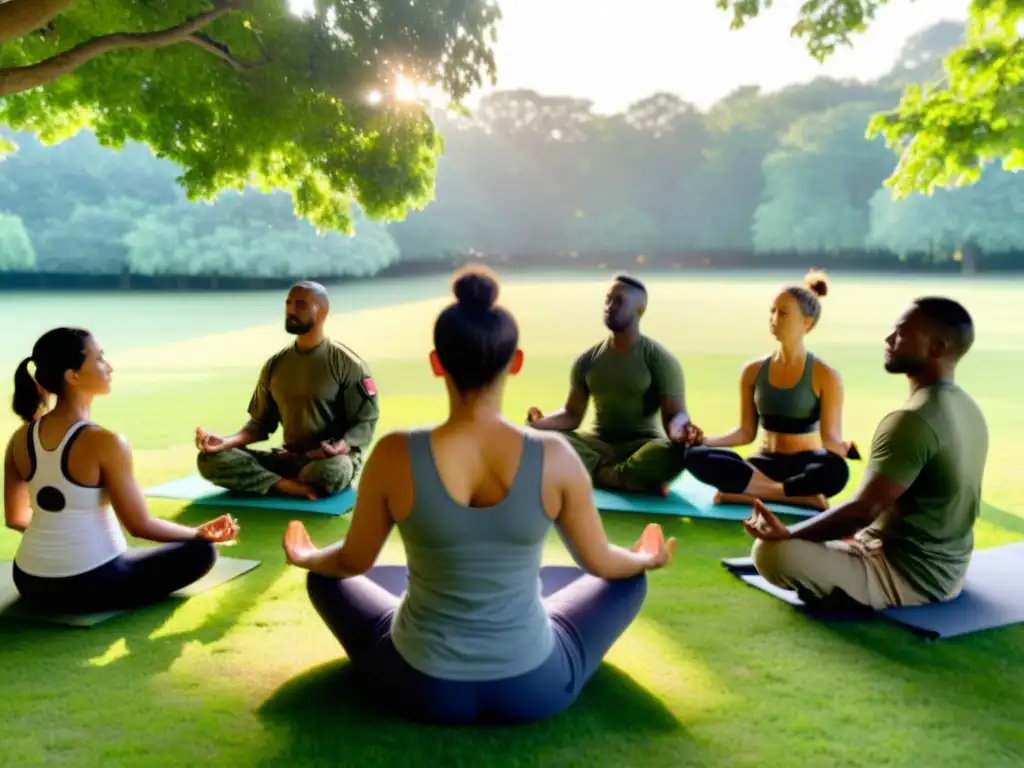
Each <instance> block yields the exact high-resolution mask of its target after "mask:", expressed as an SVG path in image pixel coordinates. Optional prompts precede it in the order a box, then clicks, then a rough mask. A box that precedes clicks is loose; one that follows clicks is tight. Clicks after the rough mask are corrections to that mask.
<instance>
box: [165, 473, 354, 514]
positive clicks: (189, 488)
mask: <svg viewBox="0 0 1024 768" xmlns="http://www.w3.org/2000/svg"><path fill="white" fill-rule="evenodd" d="M145 495H146V496H147V497H149V498H151V499H183V500H185V501H190V502H192V503H193V504H194V505H196V506H202V507H228V508H232V507H233V508H235V509H239V508H246V509H253V508H256V509H279V510H290V511H295V512H312V513H315V514H319V515H344V514H345V513H346V512H349V511H351V509H352V507H353V506H354V505H355V503H356V492H355V489H354V488H348V489H346V490H344V491H342V492H341V493H339V494H337V495H335V496H329V497H327V498H325V499H317V500H316V501H310V500H309V499H299V498H294V497H292V496H285V495H284V494H280V493H269V494H267V495H266V496H259V495H257V494H245V493H235V492H234V491H225V490H224V489H223V488H218V487H217V486H216V485H214V484H213V483H210V482H208V481H207V480H205V479H203V478H202V477H200V476H199V475H189V476H188V477H183V478H181V479H179V480H172V481H170V482H169V483H164V484H163V485H157V486H154V487H152V488H147V489H146V490H145Z"/></svg>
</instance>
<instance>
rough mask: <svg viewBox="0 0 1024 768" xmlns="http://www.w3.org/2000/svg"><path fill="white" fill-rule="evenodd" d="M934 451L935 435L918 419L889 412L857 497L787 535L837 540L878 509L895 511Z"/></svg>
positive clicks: (874, 517) (868, 521)
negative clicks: (897, 504)
mask: <svg viewBox="0 0 1024 768" xmlns="http://www.w3.org/2000/svg"><path fill="white" fill-rule="evenodd" d="M937 451H938V438H937V436H936V435H935V432H934V431H933V430H932V429H931V427H929V426H928V425H927V424H926V423H925V422H924V421H923V420H922V419H921V418H920V417H918V416H917V415H916V414H914V413H907V412H903V411H897V412H895V413H891V414H889V416H887V417H886V418H885V419H883V420H882V423H881V424H880V425H879V427H878V431H877V432H876V433H875V438H874V440H873V441H872V445H871V457H870V459H869V460H868V467H867V471H866V472H865V473H864V480H863V481H862V482H861V486H860V488H858V489H857V493H856V495H855V496H854V497H853V498H852V499H850V500H849V501H847V502H845V503H843V504H839V505H837V506H835V507H833V508H832V509H830V510H828V511H827V512H823V513H822V514H820V515H817V516H815V517H813V518H811V519H810V520H807V521H806V522H803V523H800V524H798V525H794V526H793V527H792V528H790V529H789V531H790V536H792V537H793V538H797V539H807V540H808V541H830V540H832V539H842V538H845V537H847V536H852V535H854V534H855V533H857V532H858V531H859V530H861V529H862V528H865V527H867V526H869V525H871V524H872V523H874V522H875V520H877V519H878V516H879V515H881V514H882V513H883V512H887V511H889V510H893V511H896V510H897V509H898V508H897V506H896V503H897V502H898V501H899V499H900V497H901V496H902V495H903V494H904V493H905V492H906V490H907V488H909V487H910V486H911V485H913V483H914V480H915V479H917V476H918V474H919V473H920V472H921V470H922V469H924V467H925V465H926V464H927V463H928V462H929V461H930V460H931V458H932V457H933V456H934V455H935V453H936V452H937Z"/></svg>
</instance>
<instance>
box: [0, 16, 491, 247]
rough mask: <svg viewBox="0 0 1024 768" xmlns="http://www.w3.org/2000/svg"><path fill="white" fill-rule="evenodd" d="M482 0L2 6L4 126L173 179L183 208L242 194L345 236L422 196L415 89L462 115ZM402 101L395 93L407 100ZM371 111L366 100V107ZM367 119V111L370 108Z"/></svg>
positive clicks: (486, 61) (433, 147)
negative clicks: (151, 156)
mask: <svg viewBox="0 0 1024 768" xmlns="http://www.w3.org/2000/svg"><path fill="white" fill-rule="evenodd" d="M498 18H499V12H498V9H497V7H496V6H495V5H493V4H492V3H491V2H489V0H431V1H430V2H420V3H412V2H399V1H398V0H394V1H392V2H388V1H386V0H316V2H315V3H312V9H311V10H310V12H308V13H306V14H304V15H298V14H295V13H292V12H290V11H289V9H288V3H287V2H286V0H168V1H167V2H155V0H154V1H152V2H151V1H149V0H92V1H91V2H85V0H7V1H6V2H2V3H0V43H3V45H2V47H0V97H3V100H2V101H0V123H2V124H7V125H9V126H11V127H12V128H14V129H15V130H18V131H26V132H29V133H31V134H33V135H35V136H37V137H39V138H40V139H41V140H42V141H43V142H45V143H47V144H53V143H57V142H60V141H63V140H65V139H67V138H69V137H71V136H73V135H75V134H76V133H78V132H79V131H80V130H82V129H89V130H91V131H92V132H94V133H95V135H96V137H97V138H98V140H99V142H100V143H101V144H103V145H104V146H108V147H115V148H120V147H123V146H125V144H126V142H127V141H129V140H135V141H139V142H143V143H145V144H148V145H149V146H150V147H151V148H152V149H153V151H154V153H155V154H156V155H157V156H158V157H161V158H167V159H169V160H172V161H173V162H175V163H177V164H178V165H179V166H181V168H182V169H183V172H182V174H181V176H180V177H179V182H180V183H181V185H182V186H183V187H184V189H185V190H186V191H187V193H188V196H189V198H190V199H192V200H200V199H203V200H211V199H214V198H216V197H217V195H219V194H220V193H221V192H223V191H224V190H229V189H236V190H241V189H243V188H245V187H246V186H253V187H256V188H258V189H261V190H263V191H270V190H272V189H279V190H286V191H288V192H290V193H291V195H292V198H293V202H294V208H295V211H296V212H297V213H298V214H299V215H301V216H303V217H304V218H307V219H308V220H309V221H311V222H313V223H314V224H315V225H317V226H319V227H323V228H333V229H338V230H341V231H344V232H348V231H350V227H351V208H352V204H353V203H358V204H359V206H360V207H361V208H362V210H364V211H365V212H366V213H367V214H369V215H370V216H372V217H374V218H397V217H400V216H401V215H402V214H403V213H404V212H405V210H406V209H407V208H408V207H409V206H414V207H416V206H422V205H424V204H425V203H426V202H427V200H428V199H429V198H430V196H431V192H432V187H433V173H434V168H435V162H436V157H437V155H438V153H439V152H440V149H441V142H440V139H439V137H438V135H437V133H436V131H435V130H434V127H433V125H432V123H431V121H430V119H429V118H428V117H427V115H426V113H425V111H424V107H423V105H422V104H421V103H420V102H419V99H418V98H416V95H415V93H410V94H408V95H410V96H412V98H411V99H410V100H408V101H406V102H404V103H403V102H402V100H401V98H400V97H401V96H402V95H403V93H404V91H408V90H409V89H410V87H414V86H411V85H410V84H418V85H422V86H423V87H425V88H437V89H439V90H440V91H441V92H442V93H443V94H444V95H445V96H446V97H447V98H449V99H451V100H452V101H454V102H459V101H460V100H461V99H462V98H463V97H464V96H465V95H466V94H467V93H468V92H469V91H470V90H471V89H472V88H474V87H476V86H478V85H481V84H482V83H483V82H484V79H485V78H487V79H489V80H491V81H493V79H494V76H495V66H494V60H493V55H492V51H491V48H490V44H491V42H492V41H493V39H494V29H495V24H496V23H497V20H498ZM403 89H404V91H403ZM373 96H376V97H378V98H376V99H374V98H371V97H373ZM375 101H376V103H373V102H375Z"/></svg>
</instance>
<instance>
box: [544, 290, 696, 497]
mask: <svg viewBox="0 0 1024 768" xmlns="http://www.w3.org/2000/svg"><path fill="white" fill-rule="evenodd" d="M646 307H647V290H646V288H645V287H644V285H643V284H642V283H641V282H640V281H638V280H636V279H635V278H632V277H629V276H627V275H619V276H617V277H616V278H615V281H614V282H613V283H612V286H611V288H610V289H609V291H608V294H607V296H606V298H605V312H604V320H605V325H606V326H607V327H608V329H609V330H610V331H611V332H612V335H611V336H610V337H609V338H606V339H605V340H603V341H601V342H599V343H598V344H595V345H594V346H592V347H590V348H589V349H587V350H586V351H585V352H583V354H581V355H580V356H579V357H577V358H576V361H575V362H574V363H573V366H572V372H571V375H570V388H569V397H568V399H567V400H566V403H565V406H564V407H563V408H562V409H561V410H559V411H557V412H556V413H553V414H551V415H550V416H547V417H545V416H544V415H543V414H542V413H541V412H540V411H539V410H538V409H536V408H531V409H530V411H529V413H528V414H527V423H528V424H529V425H530V426H532V427H533V428H534V429H546V430H555V431H559V432H562V433H563V434H564V435H565V436H566V438H568V440H569V442H570V443H571V444H572V445H573V447H574V448H575V449H576V452H577V453H578V454H579V456H580V458H581V459H582V460H583V464H584V465H585V466H586V468H587V471H588V472H590V474H591V477H592V478H593V481H594V485H596V486H598V487H600V488H606V489H609V490H617V491H632V492H641V493H643V492H647V493H664V491H665V488H666V487H667V486H668V484H669V483H671V482H672V480H673V479H675V477H676V476H677V475H679V473H680V472H682V471H683V469H684V466H685V462H686V450H687V447H688V446H689V445H691V444H693V443H694V442H697V441H698V440H699V439H700V436H701V433H700V430H699V429H697V428H696V427H695V426H694V425H693V424H691V423H690V419H689V416H688V415H687V413H686V405H685V391H684V386H683V370H682V367H681V366H680V365H679V361H678V360H677V359H676V358H675V356H674V355H672V353H671V352H669V351H668V350H667V349H665V347H663V346H662V345H661V344H659V343H658V342H656V341H654V340H653V339H650V338H648V337H647V336H644V335H643V334H641V333H640V318H641V317H642V316H643V313H644V310H645V309H646ZM591 399H593V401H594V410H595V418H594V430H593V432H591V433H582V432H578V431H577V430H578V428H579V426H580V424H581V423H582V421H583V417H584V415H585V414H586V410H587V406H588V404H589V402H590V400H591Z"/></svg>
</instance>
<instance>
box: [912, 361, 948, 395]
mask: <svg viewBox="0 0 1024 768" xmlns="http://www.w3.org/2000/svg"><path fill="white" fill-rule="evenodd" d="M907 379H908V380H909V381H910V392H911V394H913V393H914V392H916V391H917V390H919V389H921V388H922V387H931V386H933V385H935V384H953V383H954V382H955V381H956V366H955V365H951V364H949V363H940V364H939V365H937V366H936V367H935V368H932V369H930V370H927V371H922V372H921V373H915V374H912V375H908V376H907Z"/></svg>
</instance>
